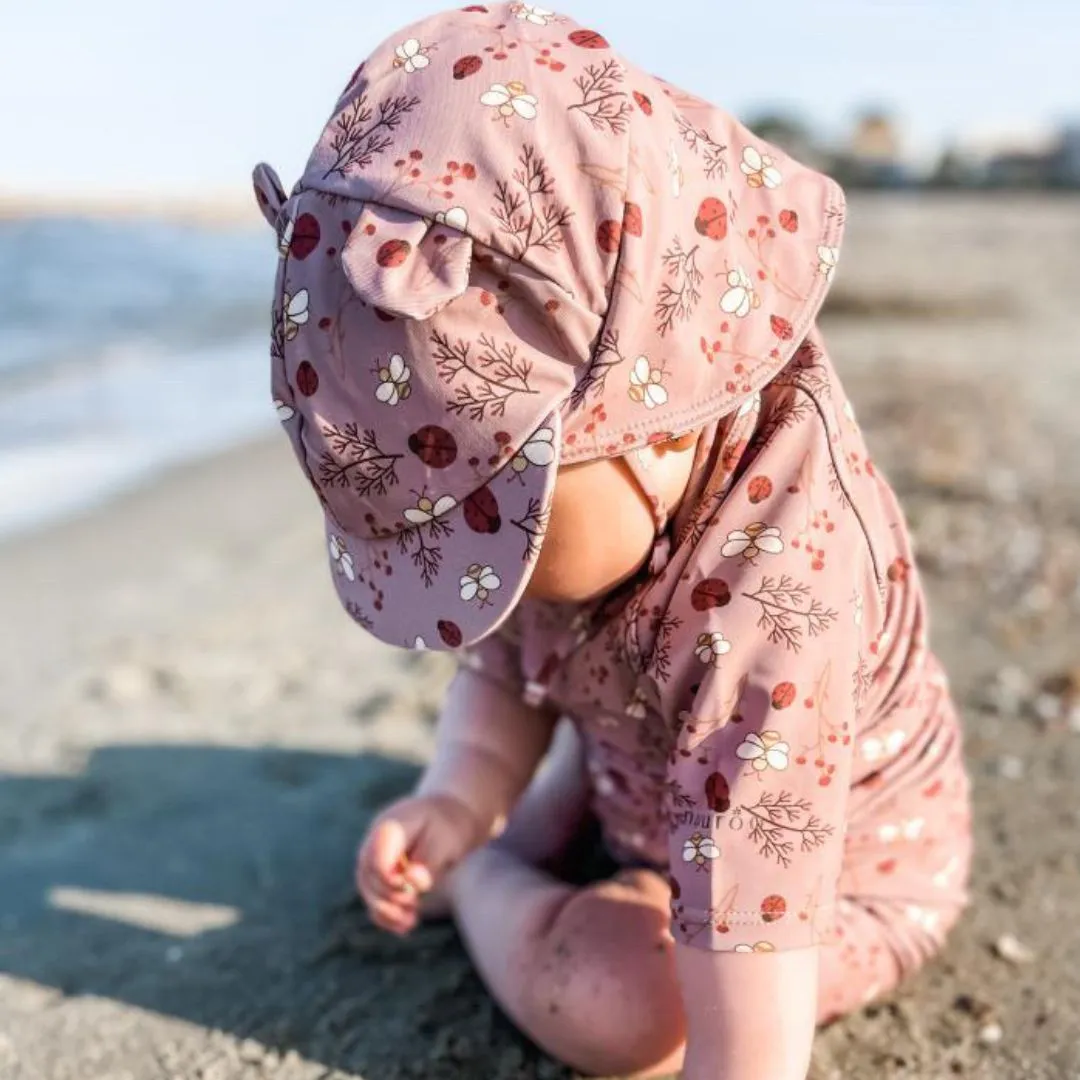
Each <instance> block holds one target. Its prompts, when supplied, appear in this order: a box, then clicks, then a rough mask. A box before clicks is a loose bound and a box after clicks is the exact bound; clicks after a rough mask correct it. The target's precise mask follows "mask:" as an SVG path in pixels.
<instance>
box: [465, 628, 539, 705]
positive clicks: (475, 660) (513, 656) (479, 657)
mask: <svg viewBox="0 0 1080 1080" xmlns="http://www.w3.org/2000/svg"><path fill="white" fill-rule="evenodd" d="M515 625H516V620H515V619H514V617H513V615H511V617H510V618H509V619H508V620H507V621H506V622H505V623H504V624H503V625H502V626H501V627H500V628H499V629H498V630H496V631H495V632H494V633H492V634H489V635H488V636H487V637H485V638H482V639H481V640H480V641H478V642H476V643H475V644H473V645H470V646H468V647H467V648H464V649H460V650H458V653H457V656H458V660H459V662H460V665H461V667H463V668H465V669H466V670H468V671H472V672H474V673H475V674H477V675H479V676H481V677H482V678H485V679H487V680H488V681H490V682H493V683H495V684H496V685H497V686H498V687H500V689H503V690H505V691H506V692H507V693H508V694H510V695H511V696H513V697H515V698H522V697H523V696H524V693H525V677H524V675H523V674H522V664H521V644H520V641H519V640H518V635H517V632H516V629H515Z"/></svg>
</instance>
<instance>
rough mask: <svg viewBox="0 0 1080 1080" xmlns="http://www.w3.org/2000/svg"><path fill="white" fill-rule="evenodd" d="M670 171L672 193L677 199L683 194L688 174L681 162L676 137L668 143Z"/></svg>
mask: <svg viewBox="0 0 1080 1080" xmlns="http://www.w3.org/2000/svg"><path fill="white" fill-rule="evenodd" d="M668 173H669V174H670V175H671V194H672V195H674V196H675V198H676V199H677V198H678V197H679V196H680V195H681V194H682V188H683V184H684V183H685V181H686V176H685V174H684V173H683V168H682V165H681V164H680V162H679V148H678V146H676V144H675V140H674V139H672V140H671V142H670V143H668Z"/></svg>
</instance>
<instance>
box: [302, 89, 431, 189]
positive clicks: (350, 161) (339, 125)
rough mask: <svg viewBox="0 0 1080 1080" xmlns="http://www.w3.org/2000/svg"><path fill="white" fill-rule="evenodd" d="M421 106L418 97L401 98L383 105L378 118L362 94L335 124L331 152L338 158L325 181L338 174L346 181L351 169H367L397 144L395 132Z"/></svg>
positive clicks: (380, 107)
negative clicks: (406, 117) (378, 157)
mask: <svg viewBox="0 0 1080 1080" xmlns="http://www.w3.org/2000/svg"><path fill="white" fill-rule="evenodd" d="M419 104H420V98H418V97H416V96H415V95H414V96H413V97H407V96H406V95H405V94H398V95H397V96H396V97H392V98H387V99H385V100H384V101H380V102H379V105H378V115H377V116H376V110H375V109H373V108H372V107H371V105H370V104H369V103H368V97H367V94H361V95H360V96H359V97H358V98H357V99H356V100H355V101H354V102H353V103H352V105H350V106H349V108H348V109H346V110H345V111H344V112H343V113H342V114H341V115H340V116H339V117H338V118H337V120H335V121H334V135H333V138H332V139H331V140H330V149H331V150H333V151H334V153H335V154H336V155H337V156H336V157H335V158H334V163H333V165H331V166H330V168H329V169H327V170H326V172H325V173H323V179H324V180H326V179H328V178H329V177H331V176H333V175H334V173H338V174H339V175H341V176H343V177H344V176H345V174H346V173H347V172H349V170H350V169H354V170H356V171H357V172H361V171H363V170H364V169H366V168H367V167H368V166H369V165H370V164H371V163H372V161H374V160H375V158H376V157H377V156H378V155H379V154H383V153H385V152H386V151H387V150H388V149H389V148H390V145H391V144H392V143H393V141H394V139H393V135H392V132H393V131H394V130H395V129H396V128H397V127H398V125H399V124H400V123H401V121H402V119H403V118H404V117H405V116H407V115H408V114H409V113H410V112H412V111H413V109H415V108H416V106H417V105H419Z"/></svg>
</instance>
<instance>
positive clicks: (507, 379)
mask: <svg viewBox="0 0 1080 1080" xmlns="http://www.w3.org/2000/svg"><path fill="white" fill-rule="evenodd" d="M431 341H432V343H433V344H434V346H435V349H434V352H433V357H434V360H435V370H436V371H437V372H438V373H439V377H440V378H441V379H442V380H443V382H445V383H448V384H449V383H453V382H454V380H455V379H456V378H457V377H458V376H459V375H461V374H462V373H463V372H464V374H465V378H464V379H463V380H462V383H461V384H459V385H458V386H457V387H456V395H457V400H456V401H452V402H451V403H450V404H449V405H447V408H448V409H449V410H450V411H451V412H453V413H456V414H457V415H458V416H461V415H463V414H465V413H467V414H468V416H469V418H470V419H471V420H483V419H484V418H485V417H486V416H487V415H488V411H489V410H490V413H491V415H492V416H502V415H503V414H504V413H505V412H506V403H507V402H508V401H509V400H510V399H511V398H512V397H514V395H515V394H535V393H536V391H535V390H534V389H533V388H532V387H531V386H529V376H530V375H531V374H532V364H530V363H529V361H528V360H526V359H524V358H523V357H519V356H518V350H517V346H516V345H511V344H510V343H509V342H508V343H506V344H505V345H502V346H500V345H499V344H498V342H497V341H496V340H495V338H494V337H492V336H491V335H490V334H481V335H480V342H479V343H480V351H479V352H478V353H477V354H476V356H475V358H474V357H473V356H471V355H470V350H471V347H472V346H471V343H470V342H466V341H462V340H461V338H458V340H457V341H456V342H451V341H450V338H449V337H448V336H447V335H446V334H440V333H439V331H438V330H434V331H432V334H431ZM469 376H471V377H472V381H467V379H468V377H469Z"/></svg>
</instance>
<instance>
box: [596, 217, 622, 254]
mask: <svg viewBox="0 0 1080 1080" xmlns="http://www.w3.org/2000/svg"><path fill="white" fill-rule="evenodd" d="M621 240H622V225H621V224H620V223H619V222H617V221H614V220H612V219H611V218H608V220H607V221H601V222H600V224H599V225H597V227H596V246H597V247H598V248H600V250H601V251H604V252H607V254H608V255H614V254H615V252H617V251H618V250H619V242H620V241H621Z"/></svg>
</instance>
